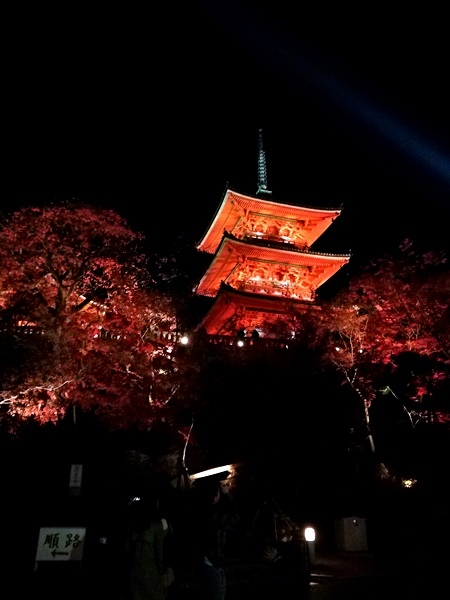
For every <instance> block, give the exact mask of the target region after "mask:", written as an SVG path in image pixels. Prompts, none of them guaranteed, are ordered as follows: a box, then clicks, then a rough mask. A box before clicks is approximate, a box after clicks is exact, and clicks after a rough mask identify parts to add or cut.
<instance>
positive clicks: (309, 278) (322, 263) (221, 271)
mask: <svg viewBox="0 0 450 600" xmlns="http://www.w3.org/2000/svg"><path fill="white" fill-rule="evenodd" d="M349 260H350V255H348V254H339V255H337V254H324V253H318V252H311V251H301V250H299V249H297V248H295V247H292V249H291V248H289V247H287V248H284V247H281V244H276V246H275V244H273V245H271V246H267V245H259V244H258V243H254V242H253V243H252V241H247V240H237V239H235V238H233V237H232V236H229V235H227V234H225V235H224V236H223V238H222V242H221V244H220V246H219V247H218V249H217V251H216V254H215V256H214V259H213V260H212V262H211V264H210V266H209V268H208V270H207V271H206V273H205V274H204V276H203V277H202V279H201V280H200V282H199V284H198V286H197V288H196V293H197V294H199V295H202V296H216V295H217V294H218V292H219V290H220V287H221V285H222V284H223V283H225V284H227V285H229V286H230V287H232V288H233V289H235V290H238V291H245V292H250V293H254V294H265V295H273V296H280V297H284V298H291V299H294V300H302V301H307V302H311V301H313V300H314V295H315V292H316V290H317V289H318V288H319V287H320V286H321V285H323V284H324V283H325V281H327V280H328V279H329V278H330V277H332V276H333V275H334V274H335V273H336V272H337V271H338V270H339V269H340V268H341V267H342V266H344V265H345V264H347V263H348V262H349Z"/></svg>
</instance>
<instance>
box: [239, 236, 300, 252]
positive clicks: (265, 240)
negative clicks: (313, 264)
mask: <svg viewBox="0 0 450 600" xmlns="http://www.w3.org/2000/svg"><path fill="white" fill-rule="evenodd" d="M243 240H244V241H246V242H251V243H252V244H257V245H258V246H264V247H265V248H276V249H277V250H291V251H293V252H308V251H309V248H308V246H307V245H306V244H302V245H299V244H296V243H295V242H293V241H292V240H285V239H283V238H282V237H281V236H278V235H268V234H262V235H256V234H254V233H247V234H246V235H245V237H244V238H243Z"/></svg>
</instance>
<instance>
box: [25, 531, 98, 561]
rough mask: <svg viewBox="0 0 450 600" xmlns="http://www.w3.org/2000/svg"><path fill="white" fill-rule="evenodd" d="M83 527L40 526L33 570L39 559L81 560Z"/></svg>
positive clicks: (83, 540)
mask: <svg viewBox="0 0 450 600" xmlns="http://www.w3.org/2000/svg"><path fill="white" fill-rule="evenodd" d="M85 538H86V528H85V527H41V528H40V531H39V539H38V544H37V549H36V559H35V561H36V562H35V570H36V569H37V565H38V563H39V562H41V561H46V562H59V561H81V560H82V559H83V551H84V542H85Z"/></svg>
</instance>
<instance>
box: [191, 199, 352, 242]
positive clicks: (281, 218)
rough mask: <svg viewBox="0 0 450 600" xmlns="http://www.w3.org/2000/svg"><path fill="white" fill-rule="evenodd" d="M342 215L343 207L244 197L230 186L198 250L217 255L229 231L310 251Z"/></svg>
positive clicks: (248, 237)
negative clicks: (311, 206)
mask: <svg viewBox="0 0 450 600" xmlns="http://www.w3.org/2000/svg"><path fill="white" fill-rule="evenodd" d="M340 214H341V209H340V208H339V209H318V208H307V207H302V206H294V205H291V204H282V203H280V202H275V201H274V200H269V199H266V198H261V197H254V196H245V195H243V194H240V193H238V192H235V191H233V190H230V189H227V190H226V192H225V194H224V197H223V200H222V202H221V204H220V205H219V207H218V209H217V211H216V215H215V217H214V219H213V221H212V222H211V225H210V227H209V228H208V230H207V231H206V233H205V235H204V237H203V239H202V240H201V241H200V242H199V243H198V244H197V249H198V250H200V251H203V252H208V253H210V254H214V253H215V252H216V251H217V248H218V247H219V245H220V243H221V242H222V238H223V235H224V234H225V233H229V234H231V235H232V236H234V238H236V239H238V240H246V241H256V242H257V241H264V242H266V243H267V242H269V243H270V242H278V243H281V244H284V245H285V246H286V247H289V246H291V247H293V249H294V248H295V249H300V250H303V251H305V250H308V249H309V248H310V247H311V246H312V244H313V243H314V242H315V241H316V240H317V239H318V238H319V237H320V236H321V235H322V234H323V233H324V231H325V230H326V229H328V227H329V226H330V225H331V224H332V223H333V221H334V220H335V219H336V217H338V216H339V215H340Z"/></svg>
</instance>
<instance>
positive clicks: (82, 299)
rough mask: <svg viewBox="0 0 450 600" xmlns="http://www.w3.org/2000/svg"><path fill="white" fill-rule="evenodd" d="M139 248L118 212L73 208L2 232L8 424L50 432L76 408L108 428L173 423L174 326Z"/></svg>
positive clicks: (0, 295) (26, 214)
mask: <svg viewBox="0 0 450 600" xmlns="http://www.w3.org/2000/svg"><path fill="white" fill-rule="evenodd" d="M143 241H144V237H143V235H142V234H141V233H139V232H134V231H132V230H131V228H130V227H129V226H128V224H127V222H126V221H125V220H124V219H123V218H122V217H121V216H120V215H118V214H117V213H116V212H114V211H111V210H105V209H100V208H94V207H92V206H88V205H84V204H81V203H77V202H76V201H70V202H63V203H60V204H55V205H52V206H47V207H44V208H38V207H26V208H23V209H21V210H19V211H17V212H15V213H13V214H12V215H10V216H9V217H8V218H7V219H6V220H5V222H4V223H3V224H2V226H1V229H0V263H1V273H0V327H1V329H2V336H1V339H2V340H3V343H2V344H1V349H0V351H2V354H3V358H4V360H3V361H2V362H3V365H2V378H1V384H0V404H1V406H2V408H3V409H4V412H3V416H4V417H10V418H12V419H13V420H18V421H21V420H22V421H23V420H27V419H34V420H36V421H38V422H40V423H48V422H57V421H58V420H60V419H61V418H62V417H64V415H65V414H66V413H67V412H68V411H69V410H72V409H73V407H76V408H78V409H81V410H82V411H86V412H91V413H92V412H93V413H95V414H96V415H97V416H98V417H99V419H101V420H104V421H105V422H106V423H107V424H108V425H109V427H111V428H124V427H128V426H130V425H136V426H138V427H148V426H149V424H150V423H152V422H153V421H154V420H155V419H166V418H168V402H169V400H170V398H171V397H172V395H173V393H174V390H175V389H176V387H177V370H176V368H175V367H174V365H173V361H172V360H171V355H170V352H171V350H172V348H173V343H174V341H175V336H176V331H175V330H176V319H175V317H174V313H173V310H172V307H171V303H170V301H169V300H168V298H167V297H165V296H164V295H162V294H160V293H158V292H157V290H155V289H153V288H152V286H151V281H150V277H149V275H148V269H147V263H146V260H147V259H146V256H145V253H144V252H143V250H142V243H143Z"/></svg>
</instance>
